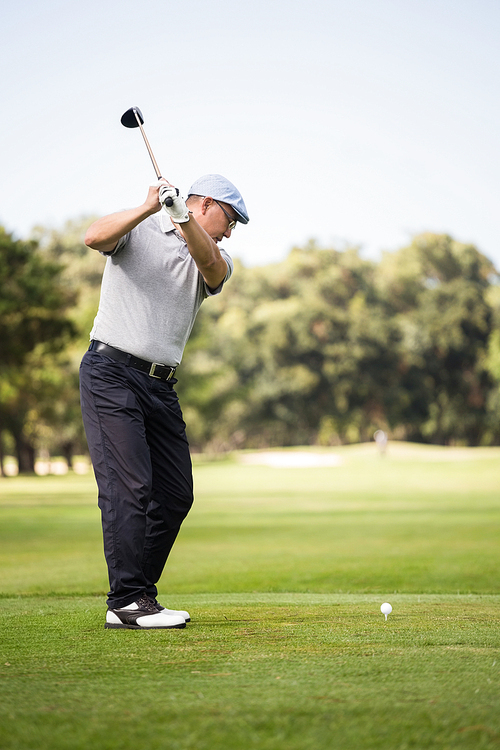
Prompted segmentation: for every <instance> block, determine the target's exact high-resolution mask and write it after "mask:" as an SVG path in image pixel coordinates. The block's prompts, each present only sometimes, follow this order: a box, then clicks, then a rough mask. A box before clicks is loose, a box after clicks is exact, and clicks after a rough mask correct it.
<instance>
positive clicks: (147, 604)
mask: <svg viewBox="0 0 500 750" xmlns="http://www.w3.org/2000/svg"><path fill="white" fill-rule="evenodd" d="M137 605H138V607H139V608H140V609H144V610H145V611H146V612H158V611H159V610H158V608H157V606H156V604H155V603H154V601H153V600H152V599H150V598H149V596H147V595H146V594H143V596H141V597H140V598H139V599H138V600H137Z"/></svg>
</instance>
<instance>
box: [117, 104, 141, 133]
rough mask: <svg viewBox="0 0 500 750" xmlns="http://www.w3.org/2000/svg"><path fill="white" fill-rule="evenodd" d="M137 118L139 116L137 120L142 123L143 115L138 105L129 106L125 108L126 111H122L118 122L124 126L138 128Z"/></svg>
mask: <svg viewBox="0 0 500 750" xmlns="http://www.w3.org/2000/svg"><path fill="white" fill-rule="evenodd" d="M137 118H139V122H140V123H141V125H143V124H144V117H143V116H142V112H141V110H140V109H139V107H130V109H127V111H126V112H124V113H123V115H122V116H121V120H120V122H121V124H122V125H125V127H126V128H138V127H139V122H138V121H137Z"/></svg>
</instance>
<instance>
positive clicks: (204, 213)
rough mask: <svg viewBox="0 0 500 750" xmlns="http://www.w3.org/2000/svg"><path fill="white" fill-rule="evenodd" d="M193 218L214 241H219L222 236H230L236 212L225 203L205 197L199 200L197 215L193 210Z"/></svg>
mask: <svg viewBox="0 0 500 750" xmlns="http://www.w3.org/2000/svg"><path fill="white" fill-rule="evenodd" d="M195 218H196V220H197V221H198V223H199V224H200V225H201V226H202V227H203V229H204V230H205V232H207V234H209V235H210V237H211V238H212V239H213V240H214V242H221V241H222V238H223V237H227V238H229V237H230V236H231V232H232V230H233V229H234V226H233V222H236V213H235V211H234V209H233V208H232V207H231V206H229V205H228V204H227V203H223V202H222V201H216V200H214V199H213V198H209V197H207V198H203V200H202V201H201V204H200V212H199V215H198V212H195Z"/></svg>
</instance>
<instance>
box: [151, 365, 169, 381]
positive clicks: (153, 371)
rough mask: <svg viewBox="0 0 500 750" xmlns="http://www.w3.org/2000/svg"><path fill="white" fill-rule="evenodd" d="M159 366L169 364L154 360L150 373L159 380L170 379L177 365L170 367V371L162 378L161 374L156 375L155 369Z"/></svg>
mask: <svg viewBox="0 0 500 750" xmlns="http://www.w3.org/2000/svg"><path fill="white" fill-rule="evenodd" d="M157 367H168V365H162V364H161V363H160V362H152V363H151V367H150V368H149V374H150V375H151V377H152V378H156V379H157V380H170V378H171V377H172V375H173V374H174V372H175V367H170V368H169V369H170V372H169V373H168V375H167V377H166V378H162V377H161V375H155V371H156V368H157Z"/></svg>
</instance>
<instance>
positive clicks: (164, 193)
mask: <svg viewBox="0 0 500 750" xmlns="http://www.w3.org/2000/svg"><path fill="white" fill-rule="evenodd" d="M168 198H170V199H171V201H172V205H171V206H167V205H166V201H167V199H168ZM159 199H160V203H161V205H162V206H163V208H164V209H165V211H166V212H167V214H168V215H169V216H170V217H171V218H172V221H175V223H176V224H184V223H185V222H186V221H189V211H188V208H187V206H186V203H185V201H184V198H183V197H182V196H181V195H179V191H178V190H177V188H175V187H174V186H173V185H162V186H161V188H160V193H159ZM168 202H169V203H170V201H168Z"/></svg>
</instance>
